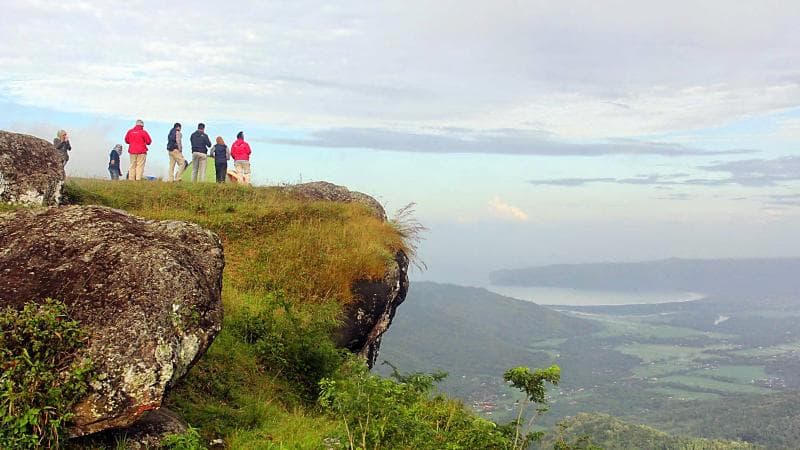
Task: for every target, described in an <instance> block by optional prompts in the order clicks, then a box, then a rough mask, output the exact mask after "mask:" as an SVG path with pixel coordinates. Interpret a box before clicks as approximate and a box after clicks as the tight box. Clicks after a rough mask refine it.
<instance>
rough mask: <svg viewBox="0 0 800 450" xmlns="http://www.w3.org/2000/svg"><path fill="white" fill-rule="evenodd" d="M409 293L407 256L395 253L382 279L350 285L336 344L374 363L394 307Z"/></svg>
mask: <svg viewBox="0 0 800 450" xmlns="http://www.w3.org/2000/svg"><path fill="white" fill-rule="evenodd" d="M407 292H408V257H407V256H406V254H405V253H403V252H402V251H401V252H398V253H397V254H396V255H395V259H394V261H393V263H392V264H390V265H389V267H387V271H386V275H385V276H384V278H383V279H382V280H375V281H371V280H361V281H357V282H356V283H355V284H354V285H353V294H354V300H353V302H351V303H350V304H348V305H347V306H346V307H345V312H344V321H343V324H342V326H341V328H340V329H339V332H338V333H337V335H336V337H335V338H336V342H337V344H338V345H340V346H341V347H344V348H347V349H349V350H351V351H353V352H355V353H358V354H359V355H361V356H363V357H364V358H366V360H367V364H368V365H369V367H372V366H373V365H374V364H375V360H376V359H377V358H378V351H379V349H380V346H381V336H383V333H385V332H386V330H388V329H389V326H390V325H391V324H392V319H394V315H395V312H396V310H397V307H398V306H400V304H401V303H403V301H404V300H405V298H406V293H407Z"/></svg>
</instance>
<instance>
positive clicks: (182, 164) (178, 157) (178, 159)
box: [167, 149, 187, 181]
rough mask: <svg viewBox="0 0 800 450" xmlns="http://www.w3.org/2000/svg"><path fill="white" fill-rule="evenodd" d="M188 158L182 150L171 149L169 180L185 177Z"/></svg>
mask: <svg viewBox="0 0 800 450" xmlns="http://www.w3.org/2000/svg"><path fill="white" fill-rule="evenodd" d="M176 165H177V166H178V173H175V166H176ZM186 166H187V164H186V160H185V159H183V153H181V151H180V150H177V149H176V150H170V151H169V175H167V181H176V180H177V181H180V180H181V178H183V171H184V170H186Z"/></svg>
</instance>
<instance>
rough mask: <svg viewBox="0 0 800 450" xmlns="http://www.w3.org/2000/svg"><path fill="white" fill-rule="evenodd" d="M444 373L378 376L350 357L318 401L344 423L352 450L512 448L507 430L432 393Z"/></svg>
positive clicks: (325, 385)
mask: <svg viewBox="0 0 800 450" xmlns="http://www.w3.org/2000/svg"><path fill="white" fill-rule="evenodd" d="M443 377H444V375H443V374H432V375H426V374H420V373H415V374H411V375H406V376H401V375H399V374H397V373H396V372H395V376H394V378H395V379H394V380H393V379H390V378H383V377H380V376H378V375H373V374H371V373H370V372H369V370H368V369H367V367H366V365H365V364H364V362H363V361H362V360H360V359H358V358H351V359H350V360H348V361H347V363H346V364H344V365H343V366H342V368H341V370H340V371H339V372H338V373H337V376H336V377H335V378H327V379H324V380H323V381H322V382H321V383H320V385H321V388H322V391H321V394H320V397H319V403H320V404H321V405H322V406H323V408H325V410H326V411H328V412H329V413H330V414H332V415H333V416H335V417H337V418H339V419H341V420H342V421H343V426H344V433H343V435H342V436H339V437H340V439H341V441H342V442H344V443H345V445H346V447H347V448H349V449H373V448H393V449H453V450H455V449H510V448H511V446H512V443H513V435H511V434H510V433H509V430H508V429H504V428H502V427H498V426H497V425H495V424H494V423H493V422H490V421H488V420H485V419H482V418H480V417H478V416H476V415H475V414H474V413H472V412H471V411H470V410H468V409H467V408H466V407H464V405H463V404H462V403H461V402H457V401H453V400H450V399H447V398H446V397H444V396H441V395H436V396H433V390H434V385H435V383H436V382H437V381H439V380H441V379H442V378H443Z"/></svg>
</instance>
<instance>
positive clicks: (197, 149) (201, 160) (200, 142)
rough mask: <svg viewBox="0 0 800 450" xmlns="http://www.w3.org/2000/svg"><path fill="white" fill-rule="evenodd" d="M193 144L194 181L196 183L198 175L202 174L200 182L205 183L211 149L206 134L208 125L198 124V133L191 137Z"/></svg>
mask: <svg viewBox="0 0 800 450" xmlns="http://www.w3.org/2000/svg"><path fill="white" fill-rule="evenodd" d="M189 141H190V142H191V143H192V181H194V182H196V181H197V178H198V173H199V174H200V181H205V178H206V158H208V155H207V152H208V148H209V147H211V141H210V140H209V139H208V135H207V134H206V125H205V124H204V123H198V124H197V131H195V132H194V133H192V135H191V136H190V137H189Z"/></svg>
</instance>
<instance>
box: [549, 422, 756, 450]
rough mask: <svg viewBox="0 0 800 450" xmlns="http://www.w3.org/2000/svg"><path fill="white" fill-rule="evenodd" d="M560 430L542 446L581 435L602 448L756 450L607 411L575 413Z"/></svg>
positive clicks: (578, 439)
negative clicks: (623, 418) (629, 420)
mask: <svg viewBox="0 0 800 450" xmlns="http://www.w3.org/2000/svg"><path fill="white" fill-rule="evenodd" d="M559 428H560V433H559V434H552V435H549V436H548V437H547V438H546V439H544V440H543V441H542V443H541V444H542V445H541V447H542V448H552V447H553V445H554V444H555V442H556V440H557V439H558V438H561V439H563V441H564V442H568V443H576V442H579V441H580V440H581V438H583V440H584V442H590V443H591V444H592V445H594V446H598V447H599V448H602V449H604V450H633V449H642V450H652V449H659V450H694V449H698V450H699V449H703V450H732V449H743V450H744V449H748V450H755V449H758V448H761V447H757V446H754V445H752V444H748V443H745V442H737V441H727V440H720V439H700V438H686V437H682V436H672V435H669V434H667V433H664V432H662V431H658V430H656V429H655V428H650V427H648V426H645V425H636V424H632V423H626V422H623V421H621V420H619V419H617V418H615V417H613V416H609V415H607V414H578V415H577V416H575V417H572V418H569V419H567V420H564V421H563V422H562V423H561V424H560V427H559Z"/></svg>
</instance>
